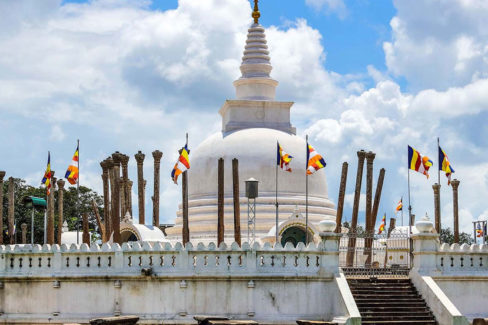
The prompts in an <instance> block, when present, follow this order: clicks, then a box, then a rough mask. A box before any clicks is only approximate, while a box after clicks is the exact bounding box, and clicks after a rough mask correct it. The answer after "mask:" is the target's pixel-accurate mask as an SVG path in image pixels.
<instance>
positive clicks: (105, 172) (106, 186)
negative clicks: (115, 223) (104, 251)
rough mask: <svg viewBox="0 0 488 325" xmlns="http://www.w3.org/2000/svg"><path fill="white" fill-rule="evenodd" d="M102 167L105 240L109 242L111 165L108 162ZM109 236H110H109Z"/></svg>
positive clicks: (104, 162) (105, 161) (101, 164)
mask: <svg viewBox="0 0 488 325" xmlns="http://www.w3.org/2000/svg"><path fill="white" fill-rule="evenodd" d="M100 167H102V182H103V222H104V223H105V238H104V242H106V241H108V240H109V237H110V194H109V193H110V192H109V182H108V179H109V176H108V169H109V164H108V162H107V160H104V161H102V162H101V163H100ZM107 234H108V235H107Z"/></svg>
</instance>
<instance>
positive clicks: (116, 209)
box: [112, 152, 122, 245]
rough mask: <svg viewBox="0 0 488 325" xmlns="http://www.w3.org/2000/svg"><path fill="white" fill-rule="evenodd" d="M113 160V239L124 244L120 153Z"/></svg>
mask: <svg viewBox="0 0 488 325" xmlns="http://www.w3.org/2000/svg"><path fill="white" fill-rule="evenodd" d="M112 160H113V162H114V168H113V171H112V173H113V180H114V192H113V198H114V200H113V206H112V211H113V214H112V230H113V232H114V236H113V241H114V243H118V244H119V245H120V244H122V243H121V240H120V202H119V200H120V192H119V189H120V186H119V185H120V153H118V152H115V153H114V154H113V155H112Z"/></svg>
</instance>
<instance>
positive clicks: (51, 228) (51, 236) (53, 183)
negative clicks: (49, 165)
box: [47, 172, 56, 245]
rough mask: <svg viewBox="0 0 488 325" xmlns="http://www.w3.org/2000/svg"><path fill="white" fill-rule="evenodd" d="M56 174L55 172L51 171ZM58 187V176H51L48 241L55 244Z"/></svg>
mask: <svg viewBox="0 0 488 325" xmlns="http://www.w3.org/2000/svg"><path fill="white" fill-rule="evenodd" d="M51 174H52V175H54V172H51ZM55 189H56V177H54V176H53V177H52V178H51V194H49V205H48V208H49V213H48V215H47V243H48V244H49V245H54V192H55Z"/></svg>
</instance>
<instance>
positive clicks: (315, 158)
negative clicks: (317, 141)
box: [307, 143, 327, 175]
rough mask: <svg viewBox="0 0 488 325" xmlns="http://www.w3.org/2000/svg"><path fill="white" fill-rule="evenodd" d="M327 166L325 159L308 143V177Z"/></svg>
mask: <svg viewBox="0 0 488 325" xmlns="http://www.w3.org/2000/svg"><path fill="white" fill-rule="evenodd" d="M326 165H327V164H326V163H325V160H324V158H322V156H321V155H319V154H318V153H317V151H315V149H314V148H313V147H312V146H311V145H309V144H308V143H307V175H312V174H313V173H315V172H316V171H317V170H319V169H321V168H324V167H325V166H326Z"/></svg>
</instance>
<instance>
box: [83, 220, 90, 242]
mask: <svg viewBox="0 0 488 325" xmlns="http://www.w3.org/2000/svg"><path fill="white" fill-rule="evenodd" d="M83 244H88V245H90V228H89V225H88V213H86V212H85V213H83Z"/></svg>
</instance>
